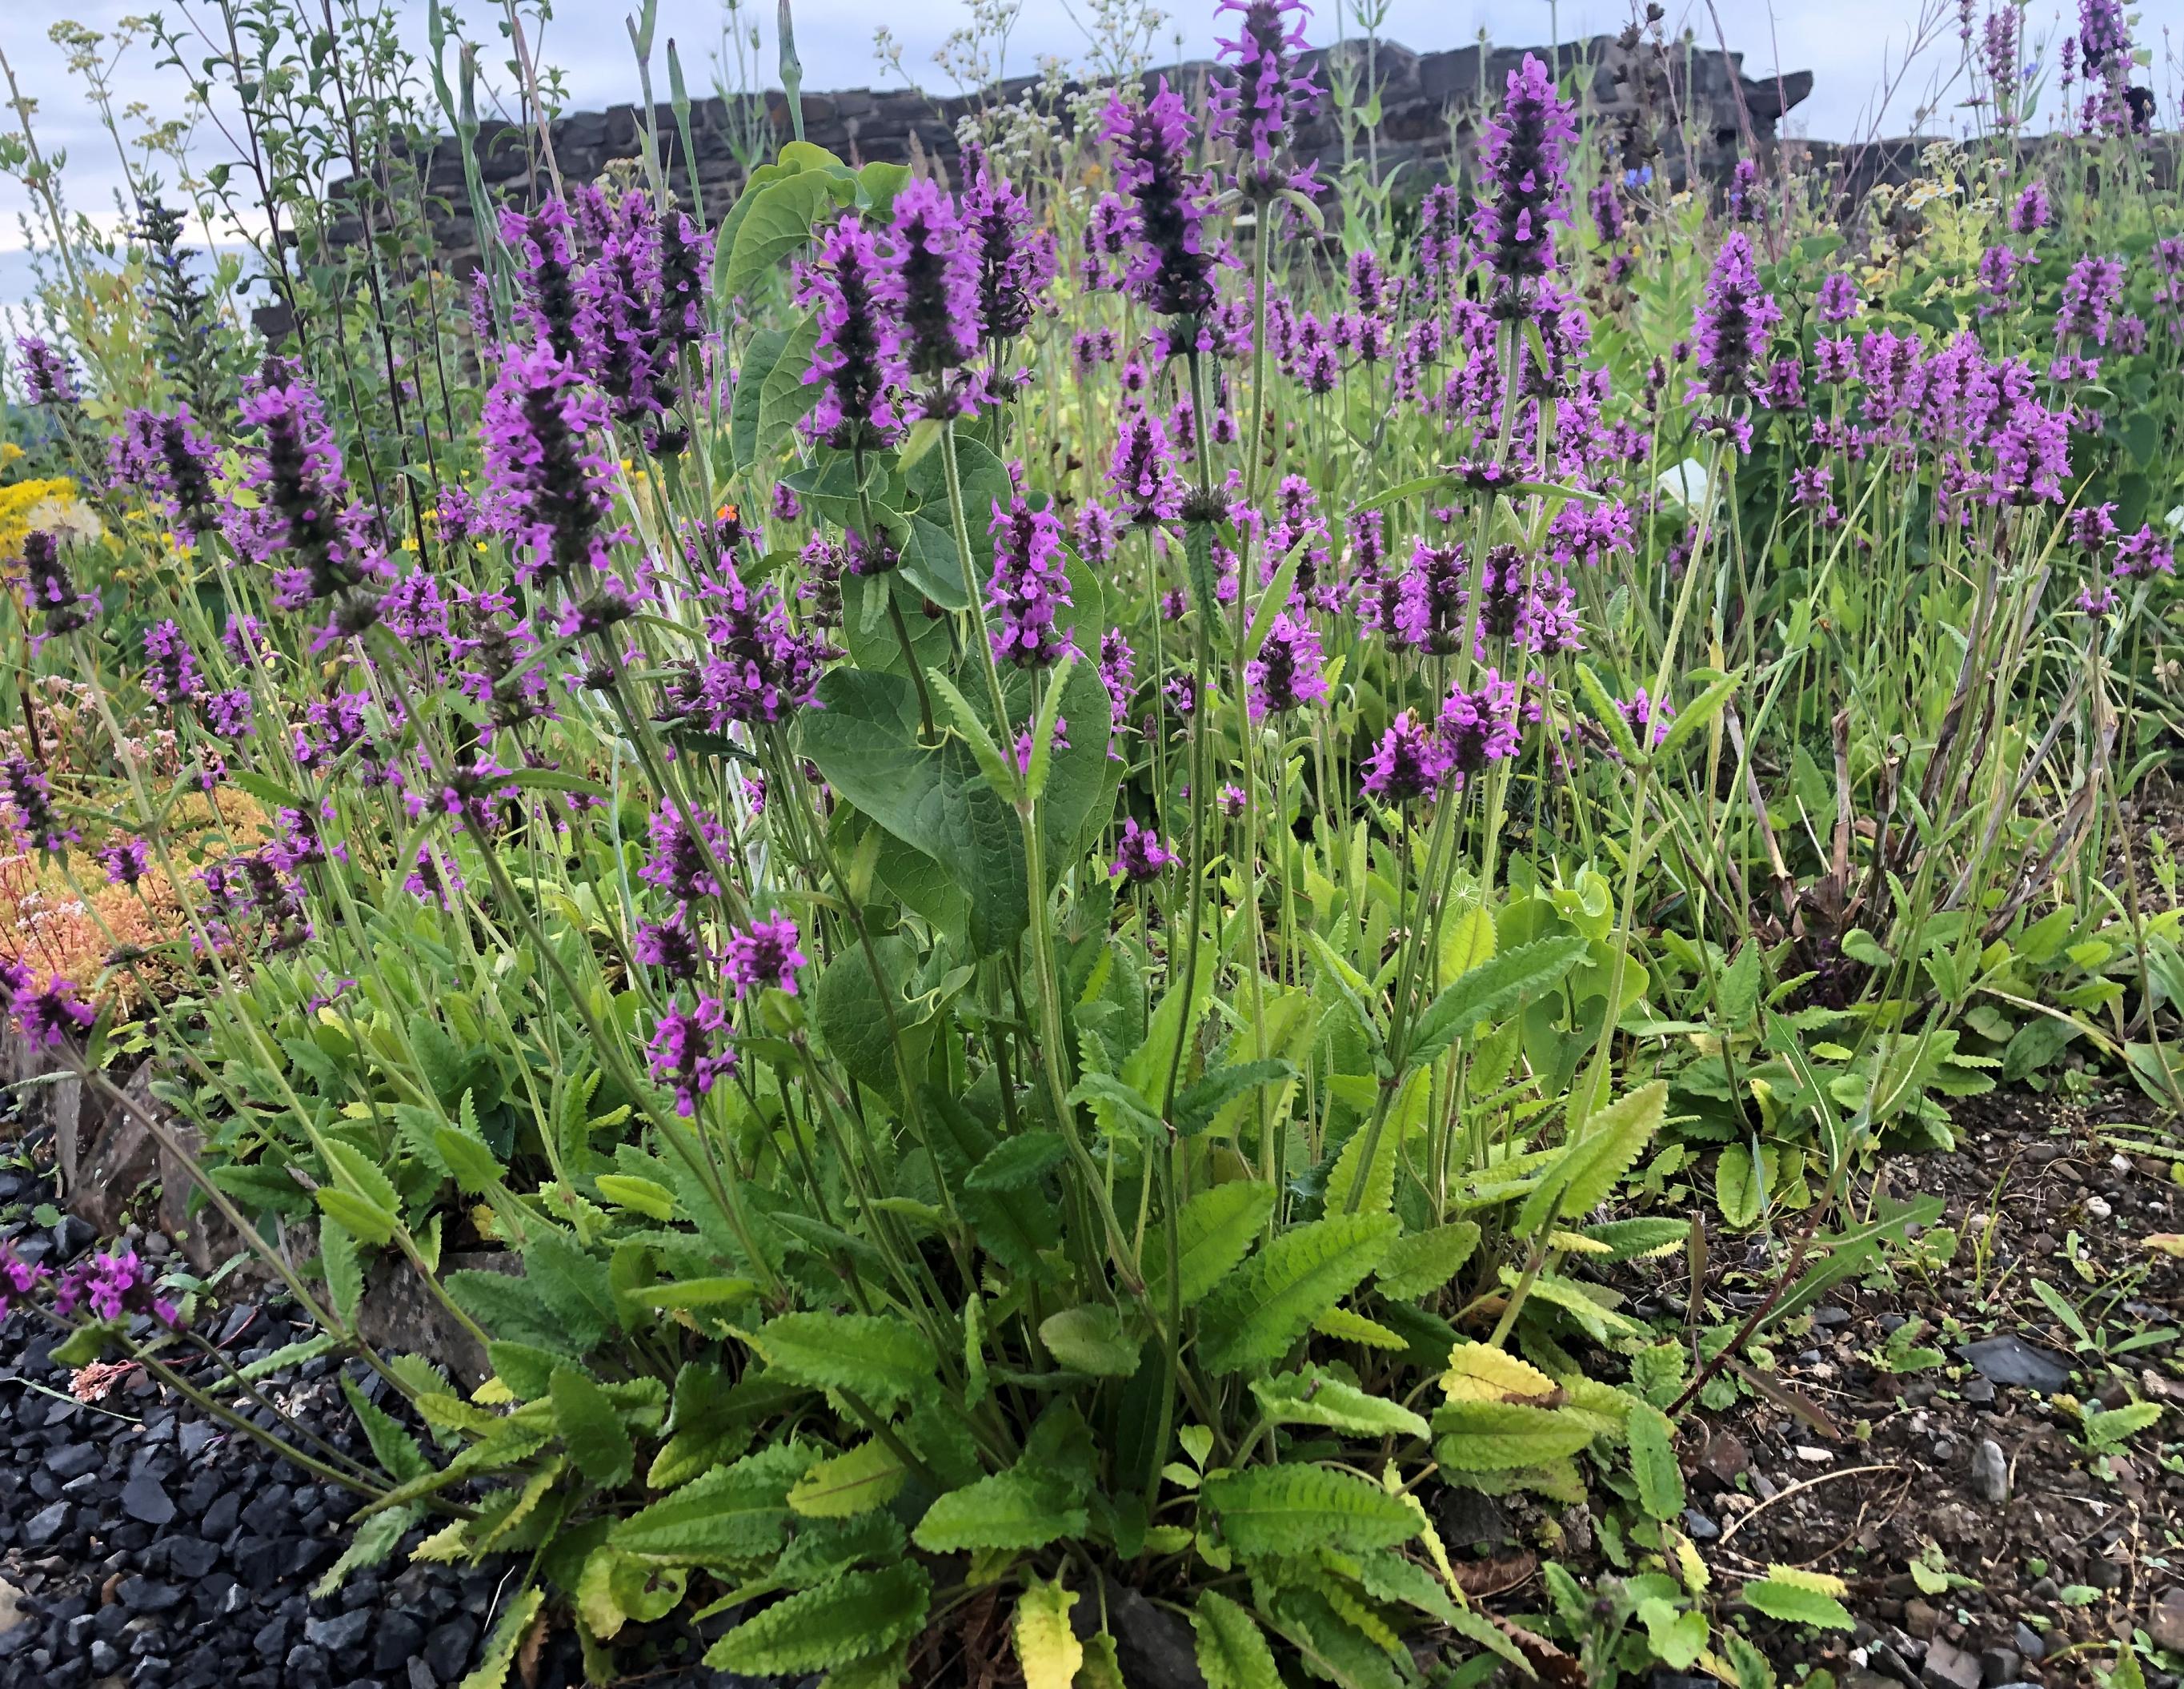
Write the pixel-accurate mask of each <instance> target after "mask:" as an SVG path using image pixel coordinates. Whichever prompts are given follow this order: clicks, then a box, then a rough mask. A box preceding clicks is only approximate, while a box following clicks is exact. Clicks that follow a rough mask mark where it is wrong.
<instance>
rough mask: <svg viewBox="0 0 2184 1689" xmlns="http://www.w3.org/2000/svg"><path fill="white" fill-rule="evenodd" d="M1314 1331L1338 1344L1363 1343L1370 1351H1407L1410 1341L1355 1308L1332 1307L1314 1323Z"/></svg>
mask: <svg viewBox="0 0 2184 1689" xmlns="http://www.w3.org/2000/svg"><path fill="white" fill-rule="evenodd" d="M1312 1329H1313V1330H1315V1331H1317V1332H1318V1333H1319V1335H1321V1336H1323V1337H1332V1338H1334V1340H1335V1341H1337V1342H1338V1343H1362V1344H1363V1345H1364V1346H1366V1347H1367V1348H1368V1349H1390V1350H1396V1349H1407V1348H1409V1347H1410V1346H1411V1345H1410V1340H1409V1339H1408V1338H1407V1337H1405V1336H1404V1335H1402V1334H1401V1332H1397V1331H1390V1329H1388V1328H1387V1327H1386V1326H1385V1325H1383V1324H1380V1322H1379V1320H1377V1319H1368V1318H1366V1317H1365V1316H1364V1315H1363V1314H1362V1313H1358V1312H1357V1309H1355V1308H1349V1307H1331V1308H1329V1309H1328V1311H1327V1312H1326V1313H1323V1314H1321V1315H1320V1316H1319V1317H1318V1318H1317V1319H1315V1320H1313V1321H1312Z"/></svg>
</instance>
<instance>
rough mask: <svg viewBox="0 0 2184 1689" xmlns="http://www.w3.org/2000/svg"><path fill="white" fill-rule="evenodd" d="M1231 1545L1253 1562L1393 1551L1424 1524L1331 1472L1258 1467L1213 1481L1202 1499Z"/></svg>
mask: <svg viewBox="0 0 2184 1689" xmlns="http://www.w3.org/2000/svg"><path fill="white" fill-rule="evenodd" d="M1201 1494H1202V1495H1203V1497H1204V1498H1205V1501H1206V1505H1207V1506H1208V1507H1210V1508H1212V1509H1213V1511H1214V1512H1215V1513H1217V1514H1218V1515H1219V1516H1220V1519H1221V1535H1222V1537H1223V1540H1224V1541H1226V1542H1227V1543H1228V1544H1229V1547H1232V1548H1234V1550H1235V1551H1236V1552H1238V1553H1239V1554H1241V1555H1244V1556H1245V1557H1246V1558H1257V1557H1260V1556H1273V1555H1292V1554H1294V1555H1305V1554H1312V1553H1315V1552H1318V1551H1319V1550H1322V1549H1329V1548H1331V1549H1333V1550H1334V1551H1335V1552H1338V1553H1343V1552H1349V1553H1354V1552H1359V1551H1361V1550H1363V1549H1367V1548H1392V1547H1395V1546H1396V1544H1397V1543H1398V1542H1407V1541H1410V1539H1411V1538H1412V1537H1413V1536H1417V1535H1418V1528H1419V1525H1420V1524H1421V1523H1422V1521H1421V1519H1420V1518H1419V1516H1418V1514H1417V1513H1414V1512H1412V1509H1411V1508H1410V1506H1409V1504H1408V1503H1407V1502H1405V1501H1404V1500H1403V1499H1402V1498H1401V1497H1400V1496H1391V1495H1390V1494H1389V1493H1388V1492H1387V1491H1385V1490H1384V1489H1382V1488H1381V1487H1380V1486H1379V1485H1378V1484H1374V1483H1371V1482H1369V1481H1368V1480H1365V1479H1363V1478H1360V1477H1358V1476H1357V1474H1355V1473H1351V1472H1345V1471H1342V1470H1340V1469H1337V1468H1334V1467H1329V1466H1305V1465H1279V1466H1254V1467H1250V1468H1247V1469H1245V1470H1244V1471H1242V1472H1233V1473H1229V1474H1224V1475H1223V1476H1220V1477H1213V1478H1208V1479H1207V1480H1206V1486H1205V1488H1204V1490H1203V1491H1201Z"/></svg>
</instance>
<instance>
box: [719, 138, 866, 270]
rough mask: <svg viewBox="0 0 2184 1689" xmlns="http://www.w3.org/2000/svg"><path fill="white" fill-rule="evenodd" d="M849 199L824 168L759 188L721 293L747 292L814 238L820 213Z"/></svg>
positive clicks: (742, 225) (744, 215) (738, 234)
mask: <svg viewBox="0 0 2184 1689" xmlns="http://www.w3.org/2000/svg"><path fill="white" fill-rule="evenodd" d="M847 197H848V196H847V195H846V194H844V192H843V184H842V183H841V182H839V181H837V180H836V179H835V178H834V177H833V176H830V175H829V174H828V173H827V172H826V171H824V170H806V171H805V172H803V173H801V174H800V175H797V176H788V177H786V178H784V179H783V180H782V181H774V182H768V183H767V184H766V186H765V187H761V188H760V189H759V190H758V197H757V198H755V199H754V200H752V201H751V205H750V209H749V211H746V212H743V213H742V221H741V223H740V224H739V225H738V227H737V229H736V231H735V242H734V248H733V251H731V252H730V254H728V267H727V274H726V275H725V276H722V277H721V282H720V287H719V292H720V293H721V296H722V297H723V298H731V299H739V298H743V297H744V295H745V294H746V293H749V292H750V291H751V289H752V288H753V287H756V286H757V285H758V284H759V283H760V281H764V280H765V279H766V276H767V275H768V274H769V273H770V272H771V271H772V269H773V267H774V265H777V264H778V263H780V262H781V260H782V259H784V258H786V257H788V255H789V254H791V253H793V252H794V251H796V250H797V249H798V248H800V247H801V246H803V244H804V243H805V242H806V241H808V240H810V239H811V225H812V222H813V220H815V219H816V218H817V217H818V216H819V215H820V214H821V213H822V211H825V210H827V209H829V208H830V207H832V206H833V205H834V204H835V203H837V202H838V200H842V199H844V198H847ZM738 209H740V207H739V208H738Z"/></svg>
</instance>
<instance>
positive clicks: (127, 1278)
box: [53, 1244, 181, 1326]
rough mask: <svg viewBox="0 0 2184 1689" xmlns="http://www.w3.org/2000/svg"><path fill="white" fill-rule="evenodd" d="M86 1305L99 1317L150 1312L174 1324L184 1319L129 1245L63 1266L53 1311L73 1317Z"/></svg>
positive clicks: (105, 1317)
mask: <svg viewBox="0 0 2184 1689" xmlns="http://www.w3.org/2000/svg"><path fill="white" fill-rule="evenodd" d="M79 1307H89V1308H90V1310H91V1313H92V1318H95V1319H120V1318H122V1316H123V1315H125V1314H130V1313H148V1314H150V1315H151V1316H152V1318H154V1319H156V1320H157V1321H159V1324H162V1325H166V1326H173V1325H176V1324H180V1323H181V1315H180V1313H178V1312H177V1311H176V1309H175V1305H174V1304H173V1303H172V1302H169V1301H168V1300H167V1299H166V1298H165V1297H164V1296H160V1295H159V1293H158V1290H157V1289H156V1288H155V1283H154V1278H153V1272H152V1269H151V1268H150V1267H149V1266H148V1265H147V1264H146V1263H144V1262H142V1261H141V1260H139V1259H138V1258H137V1256H136V1251H135V1250H134V1249H131V1247H129V1246H127V1245H126V1244H124V1245H123V1246H121V1247H120V1249H118V1250H116V1251H114V1252H113V1253H112V1254H110V1255H109V1254H99V1255H94V1256H92V1257H90V1258H89V1259H87V1260H83V1261H78V1262H76V1263H75V1264H73V1265H72V1266H69V1267H65V1268H62V1270H61V1274H60V1277H59V1278H58V1279H57V1280H56V1281H55V1282H54V1285H53V1312H54V1313H57V1314H58V1315H59V1316H60V1317H61V1318H64V1319H69V1318H74V1316H75V1312H76V1310H77V1309H78V1308H79Z"/></svg>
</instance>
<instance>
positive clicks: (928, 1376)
mask: <svg viewBox="0 0 2184 1689" xmlns="http://www.w3.org/2000/svg"><path fill="white" fill-rule="evenodd" d="M750 1346H751V1347H752V1348H753V1349H755V1350H756V1351H757V1352H758V1353H759V1354H760V1356H761V1357H763V1358H764V1359H765V1361H766V1373H767V1375H768V1376H769V1377H772V1378H777V1379H780V1380H785V1381H786V1382H788V1383H790V1384H801V1385H807V1386H809V1387H810V1388H811V1389H814V1390H850V1391H855V1392H856V1393H857V1394H858V1395H859V1396H863V1397H864V1398H865V1399H866V1401H868V1402H872V1404H874V1405H875V1406H877V1407H889V1406H892V1405H893V1404H894V1403H895V1402H904V1401H907V1400H908V1399H909V1398H911V1396H917V1395H920V1394H922V1393H923V1391H925V1390H926V1389H927V1388H928V1386H930V1385H931V1384H932V1383H933V1378H934V1374H935V1373H936V1370H937V1369H938V1368H939V1357H937V1356H935V1355H934V1354H933V1345H932V1344H931V1342H929V1341H928V1340H927V1338H926V1336H925V1334H924V1333H923V1332H922V1331H920V1330H918V1329H917V1327H916V1326H914V1325H911V1324H909V1322H908V1321H906V1320H901V1319H896V1318H891V1317H889V1316H886V1315H881V1314H870V1313H784V1314H783V1315H781V1316H780V1317H779V1318H775V1319H770V1320H768V1321H767V1322H766V1324H764V1325H762V1326H760V1328H759V1329H758V1330H757V1332H756V1333H755V1334H754V1335H752V1337H751V1339H750Z"/></svg>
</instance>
